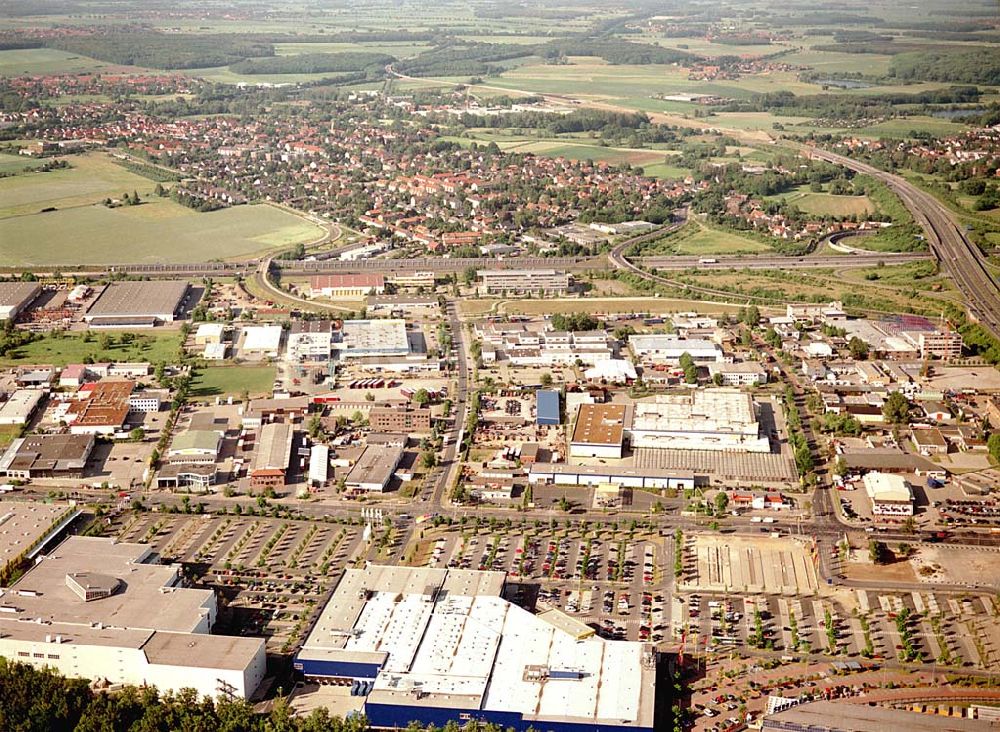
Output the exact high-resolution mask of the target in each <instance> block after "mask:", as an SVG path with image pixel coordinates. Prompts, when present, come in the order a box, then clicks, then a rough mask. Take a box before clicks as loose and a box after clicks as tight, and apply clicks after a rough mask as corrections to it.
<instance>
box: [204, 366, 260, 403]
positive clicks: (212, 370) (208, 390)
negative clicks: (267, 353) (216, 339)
mask: <svg viewBox="0 0 1000 732" xmlns="http://www.w3.org/2000/svg"><path fill="white" fill-rule="evenodd" d="M274 372H275V371H274V366H206V367H205V368H200V369H198V371H197V373H196V374H195V377H194V380H193V381H192V383H191V395H192V397H194V398H195V399H200V398H208V397H216V396H223V397H225V396H240V395H241V394H242V393H243V392H244V391H245V392H247V393H248V394H249V395H250V396H251V397H254V396H259V395H261V394H270V393H271V386H272V384H273V383H274Z"/></svg>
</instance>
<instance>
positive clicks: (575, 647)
mask: <svg viewBox="0 0 1000 732" xmlns="http://www.w3.org/2000/svg"><path fill="white" fill-rule="evenodd" d="M503 588H504V574H503V573H502V572H478V571H473V570H461V569H432V568H427V567H399V566H380V565H368V566H367V567H365V568H364V569H348V570H346V571H345V572H344V575H343V577H342V578H341V580H340V583H339V585H338V586H337V589H336V590H335V591H334V593H333V596H332V597H331V598H330V601H329V602H328V603H327V605H326V607H325V608H324V609H323V612H322V613H321V614H320V617H319V619H318V621H317V622H316V625H315V626H314V627H313V629H312V632H311V633H310V634H309V636H308V638H307V639H306V641H305V643H304V644H303V646H302V649H301V650H300V651H299V652H298V654H296V657H295V660H294V667H295V669H296V670H298V671H300V672H301V673H302V674H303V675H304V676H305V677H306V678H309V679H316V680H319V681H321V682H334V683H349V684H351V688H352V695H353V696H355V697H357V704H358V711H360V712H362V713H363V714H364V715H365V717H366V718H367V719H368V722H369V723H370V724H371V725H372V727H375V728H404V727H406V726H407V725H409V724H410V723H411V722H416V723H417V724H419V725H421V726H425V725H429V724H434V725H436V726H438V727H441V726H444V724H445V723H446V722H448V721H454V722H456V723H458V724H460V725H461V724H463V723H465V722H468V721H474V720H475V721H481V722H487V723H495V724H498V725H500V726H502V727H504V728H506V729H514V730H517V732H525V731H526V730H528V729H529V728H533V729H537V730H546V729H558V730H560V731H562V732H572V731H573V730H579V731H580V732H583V731H584V730H588V731H591V732H592V731H593V730H600V731H602V732H603V731H606V730H609V729H612V728H614V729H622V730H652V729H653V727H654V724H653V710H654V700H655V695H656V655H655V652H654V651H653V650H652V648H651V647H649V646H647V645H645V644H641V643H635V642H626V641H609V640H604V639H603V638H600V637H597V636H596V635H594V634H593V633H592V631H590V629H589V628H586V627H585V626H581V624H579V623H574V622H573V621H572V620H571V619H570V618H568V617H567V616H565V615H562V614H561V613H554V614H551V615H548V616H546V615H534V614H532V613H530V612H528V611H527V610H524V609H523V608H521V607H518V606H517V605H514V604H512V603H510V602H508V601H507V600H505V599H503V598H502V597H501V593H502V592H503Z"/></svg>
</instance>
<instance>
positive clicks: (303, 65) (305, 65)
mask: <svg viewBox="0 0 1000 732" xmlns="http://www.w3.org/2000/svg"><path fill="white" fill-rule="evenodd" d="M395 60H396V59H395V58H393V57H392V56H390V55H388V54H385V53H372V52H366V51H354V52H345V53H303V54H299V55H297V56H270V57H267V58H248V59H245V60H243V61H239V62H237V63H234V64H230V66H229V69H230V70H231V71H234V72H236V73H237V74H322V73H327V72H345V71H362V70H364V69H366V68H371V67H374V68H378V69H382V68H383V67H384V66H385V65H386V64H391V63H392V62H393V61H395Z"/></svg>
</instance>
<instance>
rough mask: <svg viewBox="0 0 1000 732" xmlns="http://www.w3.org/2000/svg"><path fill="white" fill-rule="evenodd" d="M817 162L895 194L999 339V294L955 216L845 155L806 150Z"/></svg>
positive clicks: (977, 314) (892, 177)
mask: <svg viewBox="0 0 1000 732" xmlns="http://www.w3.org/2000/svg"><path fill="white" fill-rule="evenodd" d="M806 152H807V153H808V154H809V155H811V156H812V157H814V158H819V159H820V160H825V161H827V162H829V163H834V164H836V165H841V166H843V167H845V168H849V169H851V170H853V171H855V172H858V173H864V174H865V175H870V176H872V177H873V178H875V179H876V180H879V181H881V182H882V183H884V184H885V185H886V186H888V187H889V189H890V190H892V192H893V193H895V194H896V195H897V196H899V198H900V200H901V201H902V202H903V204H904V205H905V206H906V208H908V209H909V210H910V213H911V214H912V215H913V218H914V220H916V222H917V223H918V224H920V225H921V227H923V229H924V231H926V232H927V243H928V244H929V245H930V248H931V251H932V252H933V253H934V256H935V257H937V259H938V261H939V262H940V263H941V266H942V267H944V268H945V269H946V270H947V271H948V273H949V274H950V275H951V276H952V278H953V279H954V280H955V284H956V285H957V286H958V289H959V290H961V291H962V294H963V295H965V298H966V300H967V302H968V309H969V313H970V315H971V316H972V317H973V319H975V320H976V321H978V322H979V323H981V324H982V325H983V326H984V327H985V328H987V329H988V330H989V331H990V332H991V333H993V335H994V336H996V337H998V338H1000V291H998V288H997V282H996V279H995V278H994V277H993V274H992V273H991V272H990V270H989V267H988V266H987V264H986V259H985V257H984V256H983V253H982V252H981V251H979V247H977V246H976V245H975V244H973V243H972V242H971V241H969V239H968V237H967V236H966V235H965V232H964V231H963V230H962V228H961V226H960V225H959V224H958V222H957V221H956V220H955V217H954V215H953V214H952V213H951V211H949V210H948V209H947V208H946V207H945V206H944V204H942V203H941V202H940V201H938V200H937V199H936V198H935V197H934V196H932V195H931V194H929V193H926V192H924V191H922V190H920V189H919V188H917V187H916V186H914V185H913V184H912V183H910V182H909V181H907V180H906V179H905V178H903V177H901V176H898V175H895V174H893V173H887V172H885V171H884V170H879V169H878V168H876V167H874V166H872V165H868V164H867V163H862V162H859V161H857V160H854V159H852V158H849V157H846V156H844V155H838V154H837V153H832V152H828V151H826V150H820V149H818V148H815V147H807V148H806Z"/></svg>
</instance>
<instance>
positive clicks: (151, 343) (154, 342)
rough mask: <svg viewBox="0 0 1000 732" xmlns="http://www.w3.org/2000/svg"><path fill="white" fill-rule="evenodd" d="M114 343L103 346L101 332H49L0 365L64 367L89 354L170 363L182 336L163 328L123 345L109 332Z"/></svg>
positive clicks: (99, 357)
mask: <svg viewBox="0 0 1000 732" xmlns="http://www.w3.org/2000/svg"><path fill="white" fill-rule="evenodd" d="M107 335H108V336H109V337H110V338H111V339H112V340H113V341H114V343H113V344H111V345H110V346H109V347H108V348H106V349H102V348H101V343H100V339H101V336H99V335H91V336H90V340H89V341H86V340H84V338H85V337H86V334H77V333H64V334H62V335H61V336H56V335H51V334H50V335H47V336H46V337H44V338H42V339H40V340H37V341H34V342H33V343H29V344H28V345H26V346H23V347H22V348H19V349H17V351H16V352H15V353H14V355H13V356H12V357H7V358H2V359H0V366H13V365H17V364H26V363H29V364H53V365H55V366H65V365H66V364H70V363H82V362H83V360H84V359H85V358H87V357H88V356H89V357H90V358H92V359H93V360H94V362H96V363H100V362H106V361H149V362H150V363H157V362H159V361H164V362H170V361H174V360H176V358H177V351H178V349H179V348H180V343H181V337H180V333H178V332H177V331H176V330H163V331H159V332H154V333H142V334H136V335H135V341H134V342H133V343H130V344H129V345H122V344H121V343H120V342H119V341H118V338H119V334H118V333H115V332H113V331H111V332H109V333H108V334H107Z"/></svg>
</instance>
